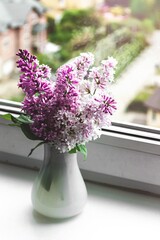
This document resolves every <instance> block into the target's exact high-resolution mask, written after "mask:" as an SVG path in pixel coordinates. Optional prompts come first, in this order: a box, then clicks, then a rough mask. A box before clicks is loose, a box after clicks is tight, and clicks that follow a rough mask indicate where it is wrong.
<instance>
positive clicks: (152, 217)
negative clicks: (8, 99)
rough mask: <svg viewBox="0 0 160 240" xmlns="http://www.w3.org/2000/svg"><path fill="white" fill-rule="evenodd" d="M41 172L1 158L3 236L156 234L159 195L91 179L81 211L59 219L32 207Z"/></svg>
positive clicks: (125, 238)
mask: <svg viewBox="0 0 160 240" xmlns="http://www.w3.org/2000/svg"><path fill="white" fill-rule="evenodd" d="M36 174H37V172H36V171H34V170H29V169H25V168H20V167H15V166H11V165H5V164H0V189H1V198H0V202H1V204H0V212H1V239H3V240H8V239H16V240H21V239H23V240H28V239H30V240H41V239H43V240H44V239H47V240H50V239H56V240H64V239H65V240H72V239H76V240H82V239H93V240H94V239H96V240H97V239H123V240H128V239H130V240H132V239H133V240H135V239H137V238H138V239H157V238H158V236H159V222H160V199H159V198H158V197H155V196H150V195H144V194H139V193H134V192H127V191H124V190H120V189H116V188H112V187H108V186H105V185H98V184H95V183H90V182H87V183H86V185H87V189H88V202H87V205H86V207H85V209H84V211H83V212H82V213H81V214H80V215H78V216H77V217H74V218H71V219H68V220H63V221H56V220H50V219H47V218H45V217H42V216H41V215H39V214H37V213H36V212H35V211H33V209H32V205H31V200H30V195H31V188H32V184H33V181H34V179H35V176H36Z"/></svg>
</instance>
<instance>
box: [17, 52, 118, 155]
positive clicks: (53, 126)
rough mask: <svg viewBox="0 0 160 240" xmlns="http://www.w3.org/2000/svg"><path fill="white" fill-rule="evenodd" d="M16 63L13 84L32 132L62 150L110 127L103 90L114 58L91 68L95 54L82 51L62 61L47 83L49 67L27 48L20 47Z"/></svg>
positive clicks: (111, 105)
mask: <svg viewBox="0 0 160 240" xmlns="http://www.w3.org/2000/svg"><path fill="white" fill-rule="evenodd" d="M17 55H18V56H19V60H18V61H17V64H18V65H17V67H18V68H20V71H21V72H22V74H21V76H20V80H19V83H18V86H19V87H20V88H22V90H23V91H24V93H25V98H24V101H23V107H22V109H23V111H24V112H25V113H26V114H27V115H29V116H30V117H31V119H32V120H33V124H31V126H30V127H31V130H32V132H33V133H34V134H35V135H36V136H38V137H39V139H41V140H43V141H45V142H50V143H52V144H54V145H55V147H56V148H57V149H59V150H60V151H61V152H67V151H69V150H71V149H73V148H74V147H75V146H76V144H78V145H79V144H84V143H86V142H88V141H90V140H92V139H96V138H97V137H99V136H100V130H101V128H102V127H104V126H108V125H110V115H112V114H113V111H114V110H115V109H116V102H115V100H114V99H113V98H112V96H110V94H109V93H108V87H109V84H110V83H111V82H112V81H113V77H114V69H115V67H116V64H117V62H116V60H115V59H113V58H112V57H109V58H108V59H107V60H104V61H102V63H101V65H100V66H99V67H92V66H93V63H94V56H93V54H91V53H82V54H80V56H78V57H76V58H75V59H73V60H72V61H70V62H68V63H66V64H65V65H62V66H61V67H60V68H59V69H58V70H57V72H56V81H55V82H53V81H51V78H50V69H49V67H48V66H45V65H40V64H39V63H38V61H37V58H36V57H35V56H33V55H31V54H30V53H29V52H28V51H27V50H19V52H18V53H17Z"/></svg>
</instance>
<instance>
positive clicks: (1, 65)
mask: <svg viewBox="0 0 160 240" xmlns="http://www.w3.org/2000/svg"><path fill="white" fill-rule="evenodd" d="M19 48H22V49H28V50H29V51H31V52H32V53H33V54H35V55H37V57H38V59H39V61H40V63H44V64H47V65H49V66H50V67H51V68H52V69H53V72H55V71H56V69H57V68H58V67H59V66H60V65H62V64H63V63H65V62H66V61H68V60H69V59H70V58H73V57H75V56H77V55H78V54H79V53H81V52H88V51H90V52H92V53H94V54H95V62H96V64H98V63H99V62H100V61H101V60H103V59H106V58H107V57H108V56H114V57H115V58H116V59H117V61H118V65H117V69H116V74H115V82H114V84H113V85H112V87H111V91H112V92H113V95H114V97H115V98H116V100H117V103H118V110H117V111H116V113H115V115H114V117H113V120H114V121H120V122H131V123H136V124H143V125H148V126H153V127H160V120H159V119H160V117H159V116H160V90H159V89H160V88H159V83H160V54H159V53H160V1H159V0H87V1H86V0H79V1H75V0H63V1H62V0H61V1H60V0H55V1H53V0H40V1H38V0H37V1H36V0H0V98H4V99H9V100H14V101H21V100H22V99H23V94H22V92H21V91H20V90H19V89H18V88H17V82H18V78H19V73H18V70H17V69H16V52H17V51H18V49H19Z"/></svg>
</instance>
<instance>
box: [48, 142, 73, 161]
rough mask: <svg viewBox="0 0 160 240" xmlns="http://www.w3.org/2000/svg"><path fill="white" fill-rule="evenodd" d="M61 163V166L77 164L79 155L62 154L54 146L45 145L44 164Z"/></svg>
mask: <svg viewBox="0 0 160 240" xmlns="http://www.w3.org/2000/svg"><path fill="white" fill-rule="evenodd" d="M48 162H50V163H57V164H58V163H59V164H63V163H65V164H69V163H72V162H77V154H76V153H73V154H70V153H61V152H60V151H59V150H58V149H56V148H55V147H54V145H52V144H48V143H46V144H44V163H45V164H47V163H48Z"/></svg>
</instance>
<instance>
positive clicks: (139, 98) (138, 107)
mask: <svg viewBox="0 0 160 240" xmlns="http://www.w3.org/2000/svg"><path fill="white" fill-rule="evenodd" d="M154 90H155V86H146V87H145V88H144V89H143V90H141V91H140V92H139V93H138V94H137V95H136V96H135V98H134V99H133V100H132V101H131V102H130V103H129V105H128V107H127V109H126V111H128V112H129V111H130V112H132V111H134V112H143V113H146V111H147V107H146V106H145V101H147V99H148V98H149V97H150V96H151V95H152V94H153V92H154Z"/></svg>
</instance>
